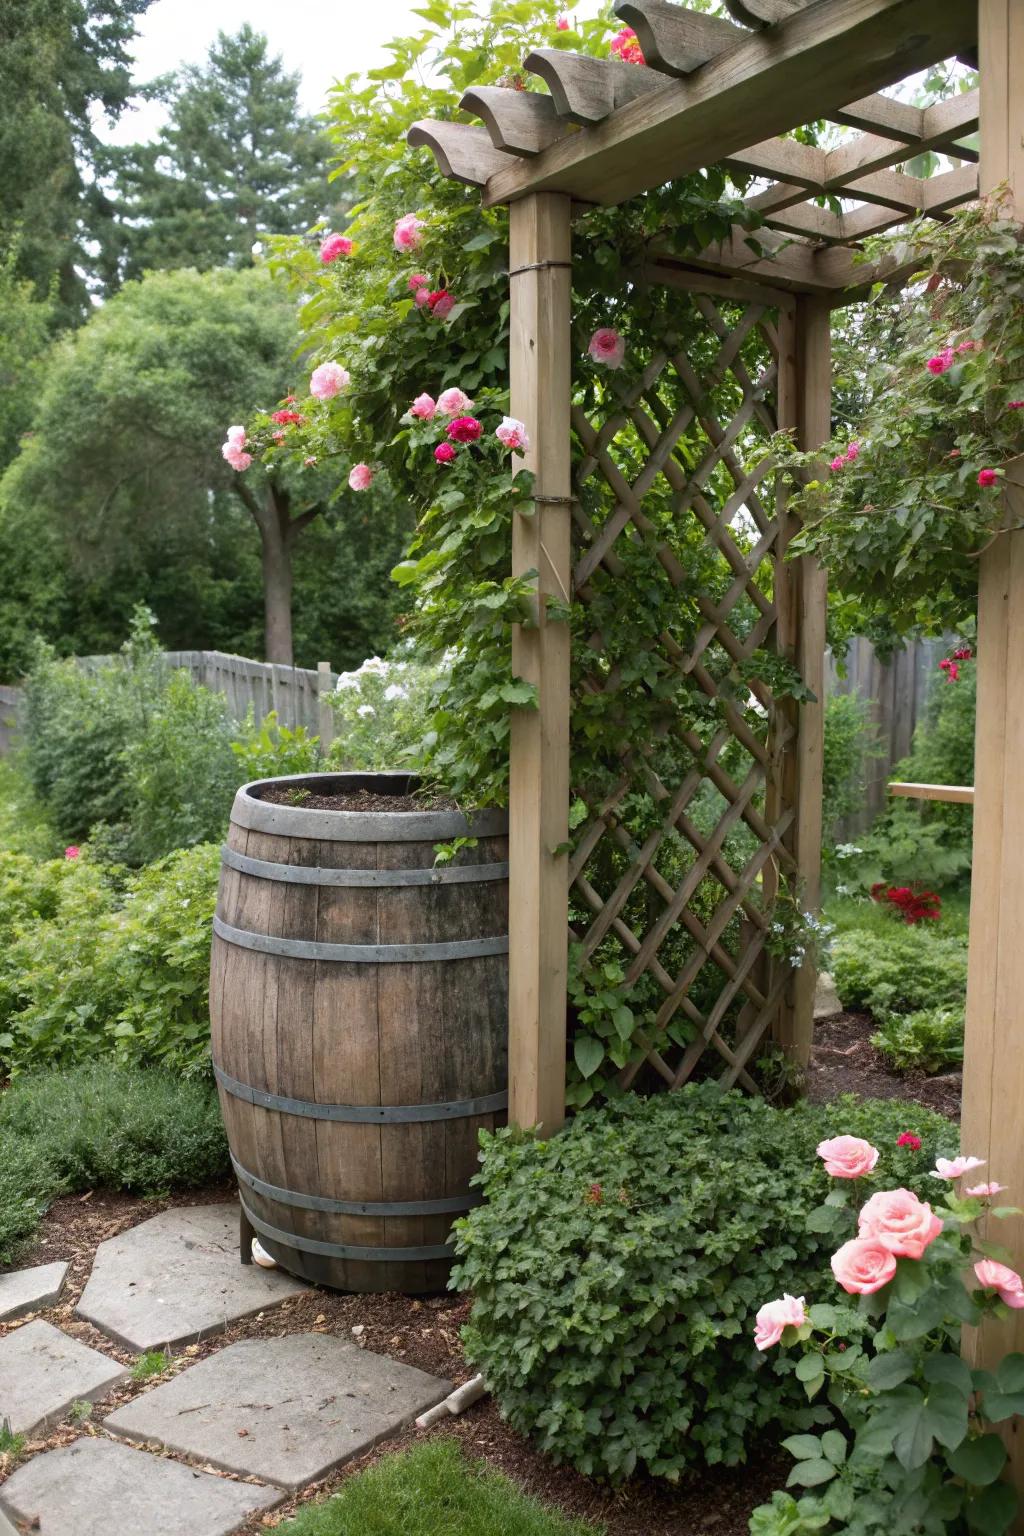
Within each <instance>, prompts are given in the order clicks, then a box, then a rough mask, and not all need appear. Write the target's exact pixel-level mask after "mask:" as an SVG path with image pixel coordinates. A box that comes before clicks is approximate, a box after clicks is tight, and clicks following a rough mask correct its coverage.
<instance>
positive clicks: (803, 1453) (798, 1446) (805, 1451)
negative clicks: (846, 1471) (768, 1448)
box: [782, 1435, 821, 1461]
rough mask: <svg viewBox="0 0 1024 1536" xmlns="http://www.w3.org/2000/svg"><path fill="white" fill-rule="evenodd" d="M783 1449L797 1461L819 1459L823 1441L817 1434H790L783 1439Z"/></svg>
mask: <svg viewBox="0 0 1024 1536" xmlns="http://www.w3.org/2000/svg"><path fill="white" fill-rule="evenodd" d="M782 1449H783V1450H784V1451H788V1452H789V1454H790V1455H791V1456H792V1457H794V1458H795V1459H796V1460H797V1461H812V1460H817V1458H818V1457H820V1455H821V1441H820V1440H819V1439H818V1437H817V1435H790V1437H789V1439H788V1440H783V1442H782Z"/></svg>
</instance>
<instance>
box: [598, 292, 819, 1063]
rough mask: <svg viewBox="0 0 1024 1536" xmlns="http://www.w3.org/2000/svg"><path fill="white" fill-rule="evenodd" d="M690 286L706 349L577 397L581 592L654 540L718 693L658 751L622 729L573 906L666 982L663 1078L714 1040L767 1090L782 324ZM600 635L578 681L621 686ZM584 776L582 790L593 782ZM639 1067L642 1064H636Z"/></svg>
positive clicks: (776, 829) (783, 854)
mask: <svg viewBox="0 0 1024 1536" xmlns="http://www.w3.org/2000/svg"><path fill="white" fill-rule="evenodd" d="M687 302H690V301H688V300H686V299H683V298H682V297H680V299H679V303H680V304H685V303H687ZM692 302H693V304H694V305H695V308H696V311H697V313H698V315H699V316H700V318H701V320H702V321H703V336H701V335H700V334H699V333H698V337H697V345H696V347H695V348H691V350H695V351H696V352H697V353H699V354H701V355H699V356H694V357H691V356H690V355H688V352H687V350H686V349H685V348H683V347H682V346H676V347H674V348H672V349H670V350H656V351H655V353H654V356H653V357H652V358H651V361H650V362H649V363H648V365H647V366H646V368H644V370H643V372H642V373H641V375H640V377H639V378H638V379H637V380H636V381H635V382H633V383H632V384H631V385H630V386H629V387H628V388H627V389H624V390H622V391H620V392H616V391H612V395H613V398H612V402H611V405H610V408H609V409H608V411H607V413H606V414H605V415H604V416H603V419H601V420H600V421H594V420H589V419H588V418H587V416H586V414H585V413H584V411H583V409H582V408H581V407H579V406H577V407H575V408H574V410H573V415H572V423H573V428H574V431H575V434H576V438H577V441H578V443H579V445H580V456H579V458H578V461H577V464H576V469H575V477H574V478H575V490H576V496H575V499H574V502H573V521H574V524H575V531H576V539H575V548H574V564H573V587H574V591H575V594H576V596H577V598H578V599H579V600H581V601H582V602H583V603H585V604H589V603H591V602H592V601H594V600H595V599H596V598H597V597H598V595H599V593H598V592H597V591H596V590H595V588H599V587H600V586H601V585H604V586H605V587H606V588H608V587H611V588H612V589H614V587H615V585H616V584H617V583H621V584H622V585H623V588H624V590H625V589H626V587H627V583H626V566H625V564H624V561H623V558H622V555H623V544H624V542H626V541H630V542H631V543H633V544H634V545H635V544H637V543H642V544H644V545H646V546H647V548H648V550H649V551H650V552H651V554H653V556H654V557H655V559H656V561H657V564H658V566H659V567H660V574H661V575H662V578H663V580H664V581H665V582H667V583H668V584H669V585H670V586H671V588H672V589H674V590H675V591H676V592H677V594H678V599H679V601H678V622H677V623H676V624H674V625H670V626H666V627H665V628H663V629H662V630H661V632H660V633H658V634H657V635H656V636H652V637H651V643H652V644H653V645H654V647H655V648H656V649H657V651H658V653H659V656H660V658H661V659H662V660H664V661H667V662H668V663H669V664H670V665H671V666H672V667H673V668H675V669H676V670H677V671H678V672H679V673H680V674H681V675H682V676H683V677H685V678H687V679H688V680H689V681H690V684H691V687H695V688H696V689H697V690H699V693H700V695H701V696H702V697H703V701H704V702H705V705H706V708H705V710H703V711H701V712H700V713H699V716H698V718H697V720H694V719H693V718H691V717H690V715H691V712H690V710H689V709H688V708H687V701H688V698H689V695H688V694H685V693H684V694H683V695H682V696H681V698H680V700H679V701H678V704H676V705H675V706H674V707H673V710H672V713H671V715H670V716H668V717H666V719H665V720H664V722H663V724H662V726H661V730H662V732H663V734H664V737H665V738H666V742H667V750H664V751H662V752H661V753H660V754H658V756H659V757H660V759H661V762H660V764H657V765H656V764H655V762H653V761H652V752H651V746H652V744H651V743H650V742H645V741H625V742H623V744H622V750H621V755H620V758H619V760H618V762H617V763H616V764H615V765H614V766H615V768H616V770H617V774H618V781H617V783H616V785H615V787H614V789H613V790H612V791H611V792H610V793H607V794H605V795H603V796H601V797H600V799H599V800H596V801H595V800H593V798H591V800H590V803H589V805H588V809H589V812H590V814H589V819H588V820H587V822H586V823H585V824H584V825H583V827H582V828H581V831H580V833H579V835H578V842H577V845H576V848H575V850H574V852H573V853H572V855H571V857H570V861H569V877H570V885H571V890H570V903H571V907H572V917H571V923H572V933H573V937H574V939H576V940H577V941H578V942H579V943H580V946H581V952H582V956H583V958H584V959H589V958H591V957H593V956H594V955H595V954H597V953H598V952H600V953H602V954H605V955H607V953H608V952H609V948H611V949H612V950H613V951H618V952H619V953H620V954H621V956H622V960H623V963H624V965H625V966H626V979H627V981H628V982H629V983H630V984H635V983H637V982H638V981H640V980H641V978H644V977H646V978H649V979H650V980H651V981H652V982H653V983H654V984H655V986H656V988H657V993H658V1003H657V1007H656V1010H655V1012H654V1018H653V1023H652V1025H651V1027H650V1029H649V1030H648V1031H647V1032H646V1033H645V1034H642V1035H641V1036H640V1039H641V1042H642V1044H643V1047H644V1050H645V1052H646V1061H647V1062H648V1063H649V1065H650V1066H651V1067H652V1068H653V1069H654V1071H655V1073H656V1074H657V1075H658V1077H660V1078H661V1079H662V1080H663V1081H664V1082H666V1083H667V1084H669V1085H670V1086H672V1087H677V1086H679V1084H680V1083H682V1082H684V1081H686V1079H687V1078H688V1077H689V1076H690V1075H691V1074H692V1073H693V1071H694V1070H695V1068H696V1067H697V1066H698V1063H700V1061H701V1058H702V1056H703V1055H704V1052H705V1050H706V1048H707V1047H708V1046H709V1045H710V1046H711V1047H713V1048H714V1050H715V1051H717V1053H718V1055H719V1056H720V1057H721V1058H722V1062H723V1063H724V1071H723V1072H722V1078H723V1081H725V1082H726V1083H728V1084H732V1083H734V1082H736V1081H737V1080H738V1081H740V1082H742V1083H744V1084H745V1085H746V1086H749V1087H753V1086H754V1085H753V1082H752V1081H751V1079H750V1077H749V1075H748V1074H747V1071H746V1063H747V1061H748V1060H749V1058H750V1055H751V1053H752V1052H753V1051H754V1049H755V1048H756V1047H757V1046H758V1044H759V1043H760V1042H761V1040H762V1039H763V1036H764V1034H765V1032H766V1030H767V1029H768V1028H769V1026H770V1025H771V1024H772V1022H773V1020H774V1018H775V1016H776V1014H777V1012H778V1009H779V1005H780V1002H781V1000H782V997H783V994H784V992H785V989H786V984H787V980H788V975H789V967H788V966H787V965H784V964H783V965H779V964H777V963H771V962H769V960H768V956H767V954H766V950H765V942H766V938H767V936H768V932H769V929H770V926H771V921H772V919H771V916H770V914H769V913H768V911H767V910H766V909H767V906H768V905H769V902H770V898H771V896H772V895H774V892H775V888H776V886H777V882H778V876H779V874H780V873H782V874H784V875H785V876H788V877H790V878H791V879H795V878H796V874H797V869H796V861H795V859H794V857H793V853H792V851H791V848H790V846H789V841H788V839H787V834H789V833H790V831H791V828H792V826H793V821H794V809H793V807H792V806H790V805H786V804H784V803H782V797H781V788H782V787H781V784H780V782H779V773H780V767H781V764H782V762H783V761H784V758H785V754H786V752H787V750H788V749H789V748H790V746H791V744H792V741H793V738H794V736H795V733H796V727H795V725H794V723H793V721H792V719H791V718H790V717H789V715H788V714H787V713H786V712H784V711H782V710H780V709H778V708H777V707H776V703H775V700H774V698H773V695H772V691H771V688H770V686H769V685H768V683H766V682H765V680H764V679H763V678H761V677H759V676H758V675H757V671H756V660H755V658H756V656H757V653H758V651H759V650H760V649H761V648H770V647H772V646H773V645H774V644H775V641H776V633H777V628H778V625H777V620H778V612H777V607H776V602H775V595H774V593H775V567H776V563H777V561H778V558H779V556H780V554H781V553H782V549H783V546H784V543H785V540H786V538H787V535H788V529H787V524H786V518H785V515H784V511H781V510H780V508H779V507H778V506H777V505H776V504H775V498H774V493H773V489H772V477H771V474H770V464H769V462H768V461H767V460H763V461H762V462H761V463H760V465H759V466H758V467H756V468H755V469H753V470H752V471H748V470H747V469H746V468H745V467H744V461H745V460H746V459H748V458H749V456H750V449H751V447H752V446H753V445H754V443H755V442H756V440H757V439H758V437H761V438H764V437H765V436H768V435H770V434H771V433H773V432H774V431H775V430H776V429H777V426H778V388H777V386H778V374H779V336H778V331H777V328H776V326H775V324H774V323H773V317H772V316H771V315H770V314H769V312H768V311H767V310H766V308H765V306H764V305H763V304H754V303H748V304H746V305H743V306H737V305H728V306H725V305H723V304H721V303H719V302H716V301H715V300H713V299H712V298H710V297H707V296H704V295H697V296H695V297H694V299H693V300H692ZM726 308H728V311H729V313H728V315H727V314H726V313H725V310H726ZM755 338H756V340H757V341H758V342H760V343H761V346H760V353H761V355H760V358H759V359H758V362H759V365H760V366H759V369H758V371H757V372H756V373H755V375H754V376H752V375H751V373H750V372H749V371H748V366H747V361H746V359H747V357H748V356H749V354H750V352H751V345H750V343H751V341H752V340H753V339H755ZM708 340H711V341H712V343H713V344H712V346H710V347H709V346H708V345H707V342H708ZM766 490H767V493H768V494H767V495H766V494H765V492H766ZM655 492H660V493H661V494H660V495H659V497H658V500H659V511H662V512H664V511H668V513H669V518H668V526H667V527H666V526H665V519H664V516H662V520H661V525H660V526H659V524H658V522H657V521H656V517H657V513H655V512H653V509H652V512H650V513H649V511H648V510H646V509H645V498H648V497H649V496H651V495H652V494H653V493H655ZM694 533H696V534H697V536H698V538H699V540H700V542H701V543H702V544H703V547H704V552H705V559H704V561H703V566H702V589H701V590H700V591H696V592H694V591H692V576H691V573H690V571H689V570H688V569H687V568H686V567H685V566H684V564H683V563H682V561H681V559H680V554H679V550H680V546H681V545H682V544H684V543H686V542H687V541H688V538H689V541H690V542H691V543H692V539H693V534H694ZM613 600H614V599H613ZM590 646H591V650H592V651H593V653H594V655H595V658H597V657H600V658H601V659H602V660H603V662H604V665H603V667H600V666H599V667H595V669H594V672H593V675H592V676H590V677H588V678H587V680H586V682H585V685H584V686H585V687H586V688H588V689H593V690H595V691H602V692H604V693H605V694H610V695H612V696H613V697H614V694H615V691H616V689H617V687H618V684H619V677H620V674H621V669H622V664H623V661H626V662H627V663H628V662H629V661H630V660H632V659H633V658H630V657H622V656H619V655H616V654H615V653H614V652H613V651H612V652H610V651H609V648H608V646H607V644H606V642H605V639H604V637H603V636H602V635H601V634H600V632H599V631H597V632H595V634H594V635H593V637H592V638H591V641H590ZM748 667H753V668H755V670H753V671H751V672H750V674H749V690H750V693H749V698H750V702H751V704H752V705H753V708H750V707H747V706H746V703H745V700H744V699H743V698H742V696H739V697H738V696H737V693H736V688H735V686H734V680H735V678H736V675H737V672H736V669H737V668H739V669H747V668H748ZM746 686H747V685H744V688H743V689H741V695H742V693H743V692H745V689H746ZM727 757H728V758H729V761H726V758H727ZM659 767H660V770H661V771H660V773H659ZM574 788H575V790H576V792H577V794H579V795H580V796H581V797H583V798H584V799H586V798H587V797H586V791H585V789H584V788H583V787H582V786H579V785H575V786H574ZM637 796H639V797H640V798H641V801H642V803H646V804H649V805H650V807H651V813H652V814H651V815H650V816H649V817H648V820H649V821H651V822H652V823H653V824H652V825H651V828H650V831H649V833H648V835H647V836H646V837H645V839H644V840H643V842H642V845H640V846H637V845H636V844H635V842H634V841H633V838H632V836H631V833H630V831H629V830H627V826H626V825H625V824H624V819H623V818H622V817H621V816H620V815H619V810H620V808H621V806H622V804H623V802H624V801H626V800H627V799H628V800H630V801H631V802H632V803H634V804H635V800H636V797H637ZM766 800H767V801H769V802H772V804H773V810H772V812H768V810H767V807H766ZM698 802H700V806H701V810H702V811H703V813H704V815H703V818H702V821H703V822H704V823H705V824H706V823H707V821H708V813H709V811H710V814H711V819H712V820H713V825H711V826H707V825H704V826H703V827H702V825H700V824H699V823H698V820H696V819H695V816H694V811H695V806H696V804H697V803H698ZM740 833H745V837H740V836H739V835H738V834H740ZM734 850H735V851H734ZM737 851H738V853H739V857H738V858H737V857H736V852H737ZM698 897H699V898H701V899H700V900H699V901H698ZM766 897H767V898H768V900H766ZM709 972H710V973H711V975H710V976H709ZM712 978H713V979H712ZM702 981H703V983H704V985H703V986H702V987H701V986H700V983H701V982H702ZM698 988H699V989H700V991H701V992H703V994H704V995H705V999H706V1000H705V1002H704V1005H703V1006H701V1003H700V1001H698V998H697V997H696V996H695V993H696V992H697V990H698ZM680 1024H682V1025H683V1027H682V1029H680V1027H679V1026H680ZM638 1071H639V1064H637V1063H633V1064H631V1065H630V1067H629V1068H627V1070H626V1072H625V1073H624V1081H625V1082H626V1083H627V1084H630V1083H632V1082H633V1081H634V1079H635V1078H636V1076H637V1074H638Z"/></svg>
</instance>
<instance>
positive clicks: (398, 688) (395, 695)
mask: <svg viewBox="0 0 1024 1536" xmlns="http://www.w3.org/2000/svg"><path fill="white" fill-rule="evenodd" d="M384 697H385V698H386V699H387V700H388V702H389V703H390V701H391V700H392V699H407V698H408V697H409V694H408V690H407V689H405V688H403V687H402V685H401V683H388V685H387V687H386V688H385V689H384Z"/></svg>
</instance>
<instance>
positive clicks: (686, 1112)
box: [455, 980, 956, 1536]
mask: <svg viewBox="0 0 1024 1536" xmlns="http://www.w3.org/2000/svg"><path fill="white" fill-rule="evenodd" d="M609 984H610V985H611V986H612V987H613V988H614V981H613V980H612V981H611V982H610V983H609ZM609 1006H614V1005H613V1004H610V1005H609ZM844 1132H845V1133H851V1134H855V1135H857V1136H858V1137H860V1138H862V1139H863V1140H864V1141H870V1142H871V1143H872V1144H873V1145H874V1146H877V1147H878V1148H879V1149H880V1155H879V1157H878V1161H877V1167H876V1173H877V1175H878V1177H879V1179H880V1180H884V1181H885V1182H886V1183H890V1184H893V1185H900V1186H902V1187H905V1188H907V1189H909V1190H912V1191H913V1192H915V1193H916V1194H917V1195H919V1196H920V1197H921V1198H927V1192H928V1189H929V1186H931V1187H934V1180H932V1179H931V1178H930V1177H929V1175H928V1171H927V1170H928V1169H929V1168H931V1167H932V1166H933V1162H934V1159H935V1158H936V1156H941V1155H946V1154H948V1153H950V1152H951V1151H952V1150H953V1149H954V1148H955V1144H956V1130H955V1128H954V1127H953V1126H951V1125H950V1124H949V1123H948V1122H947V1121H944V1120H943V1119H942V1118H941V1117H940V1116H938V1115H935V1114H932V1113H930V1112H929V1111H927V1110H924V1109H921V1108H920V1107H919V1106H916V1105H914V1106H911V1105H900V1104H898V1103H895V1102H888V1103H885V1104H870V1103H868V1104H854V1103H852V1102H851V1101H844V1102H841V1103H840V1104H838V1105H834V1106H826V1107H819V1106H812V1105H808V1104H801V1105H799V1106H797V1107H796V1108H794V1109H792V1110H780V1109H774V1108H772V1107H771V1106H770V1105H768V1104H767V1103H765V1102H764V1101H763V1100H757V1099H753V1098H750V1097H748V1096H746V1095H742V1094H739V1093H728V1094H724V1093H722V1092H721V1091H720V1090H719V1089H718V1088H717V1087H716V1086H715V1085H713V1084H707V1083H705V1084H701V1085H690V1086H688V1087H687V1088H685V1089H683V1090H681V1091H679V1092H677V1093H671V1094H664V1095H659V1096H657V1097H655V1098H652V1099H647V1100H643V1099H640V1098H638V1097H637V1096H636V1095H633V1094H627V1095H626V1096H625V1098H624V1099H622V1100H620V1101H619V1102H616V1103H614V1104H609V1105H606V1106H604V1107H603V1108H601V1109H600V1110H584V1111H583V1112H582V1113H580V1114H578V1115H577V1116H576V1117H575V1119H574V1120H573V1121H572V1122H571V1123H570V1124H569V1125H568V1126H567V1127H566V1128H565V1130H564V1131H562V1132H561V1133H560V1134H559V1135H558V1136H555V1137H553V1138H552V1139H551V1140H550V1141H542V1142H538V1141H537V1140H535V1139H534V1138H532V1137H530V1136H527V1135H523V1134H522V1133H517V1132H516V1131H513V1130H506V1131H499V1132H498V1133H496V1134H495V1135H494V1136H487V1137H485V1138H484V1151H483V1168H482V1172H481V1173H480V1175H479V1176H478V1178H477V1181H476V1182H477V1185H478V1187H479V1188H480V1190H481V1192H482V1193H483V1194H484V1195H485V1197H486V1199H485V1203H484V1204H483V1205H481V1206H479V1207H478V1208H477V1209H475V1210H474V1211H472V1212H471V1213H470V1215H469V1216H467V1217H466V1218H465V1219H464V1220H462V1221H460V1222H459V1223H458V1224H457V1229H456V1230H457V1252H458V1267H457V1270H456V1274H455V1284H456V1285H457V1286H458V1287H459V1288H460V1289H466V1290H469V1291H471V1292H472V1294H473V1311H472V1315H471V1319H470V1322H469V1324H468V1326H467V1328H466V1330H465V1334H464V1338H465V1343H466V1348H467V1352H468V1354H469V1356H470V1358H471V1359H472V1360H473V1361H474V1362H475V1364H476V1366H477V1368H478V1369H480V1370H482V1371H483V1372H484V1374H485V1376H486V1378H487V1382H488V1385H489V1387H490V1388H491V1390H492V1391H493V1392H494V1394H495V1396H496V1398H497V1400H498V1402H499V1404H500V1406H501V1409H502V1412H503V1413H504V1414H505V1415H506V1416H507V1418H508V1419H509V1421H510V1422H511V1423H512V1424H513V1426H514V1427H515V1428H517V1429H519V1430H521V1431H523V1432H524V1433H529V1434H531V1435H533V1436H534V1437H535V1438H536V1440H537V1441H538V1443H539V1445H540V1447H541V1449H543V1450H544V1451H546V1452H547V1453H549V1454H550V1455H552V1456H553V1457H554V1458H555V1459H556V1460H557V1461H569V1462H571V1463H572V1464H573V1465H574V1466H576V1467H578V1468H579V1469H580V1470H581V1471H583V1472H586V1473H598V1474H601V1475H605V1476H609V1477H612V1478H621V1477H626V1476H629V1475H630V1474H631V1473H632V1472H634V1471H648V1472H652V1473H654V1474H655V1475H657V1476H665V1477H672V1478H675V1477H678V1476H679V1475H681V1474H682V1473H683V1472H684V1471H685V1470H686V1469H687V1468H691V1467H696V1466H700V1465H701V1464H702V1463H707V1464H713V1463H716V1462H725V1463H727V1464H734V1463H736V1462H739V1461H742V1460H743V1458H744V1455H745V1453H746V1448H747V1446H748V1445H749V1444H750V1442H751V1441H752V1440H753V1439H754V1437H755V1436H756V1434H757V1433H758V1431H760V1430H761V1429H763V1428H764V1427H765V1426H767V1425H769V1424H781V1425H783V1426H784V1427H785V1429H787V1430H792V1431H797V1430H800V1431H803V1432H809V1431H810V1430H812V1429H813V1428H814V1425H815V1422H816V1406H815V1405H812V1406H810V1407H809V1406H808V1404H807V1400H806V1397H805V1394H804V1391H803V1387H802V1385H801V1383H800V1382H799V1381H798V1380H795V1379H794V1377H793V1373H792V1371H790V1372H789V1373H788V1374H784V1375H781V1376H780V1375H776V1374H774V1373H773V1372H772V1371H771V1370H769V1369H764V1370H760V1371H757V1370H755V1371H752V1370H751V1338H752V1333H753V1329H754V1325H755V1313H756V1312H757V1309H758V1308H759V1307H760V1306H761V1305H762V1303H763V1302H764V1301H765V1300H766V1299H767V1298H769V1297H772V1296H778V1295H781V1293H782V1292H783V1290H785V1291H788V1292H790V1293H791V1295H795V1296H799V1295H801V1294H808V1295H811V1294H814V1295H818V1294H821V1293H822V1292H823V1291H824V1289H825V1287H826V1286H827V1285H828V1284H829V1283H830V1282H831V1272H830V1270H829V1267H828V1265H829V1257H830V1255H831V1253H832V1251H833V1249H834V1247H835V1243H834V1242H833V1241H832V1239H831V1234H830V1233H829V1234H826V1233H824V1232H823V1231H814V1230H812V1228H811V1224H810V1216H811V1212H812V1211H815V1210H817V1209H819V1208H820V1207H821V1205H822V1202H823V1201H824V1200H825V1199H826V1198H827V1195H828V1191H829V1187H830V1186H829V1180H828V1176H827V1174H826V1173H825V1171H824V1167H823V1165H822V1164H821V1162H820V1161H818V1160H816V1159H815V1156H814V1149H815V1147H816V1146H817V1145H818V1143H819V1142H822V1141H826V1140H830V1139H831V1138H833V1137H835V1136H838V1135H839V1134H840V1133H844ZM902 1133H910V1134H912V1135H914V1136H915V1137H916V1138H917V1140H918V1141H919V1142H920V1143H921V1145H920V1147H919V1149H917V1150H915V1149H914V1147H912V1146H903V1147H899V1146H897V1138H898V1137H899V1136H900V1135H901V1134H902ZM892 1536H894V1533H892Z"/></svg>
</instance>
